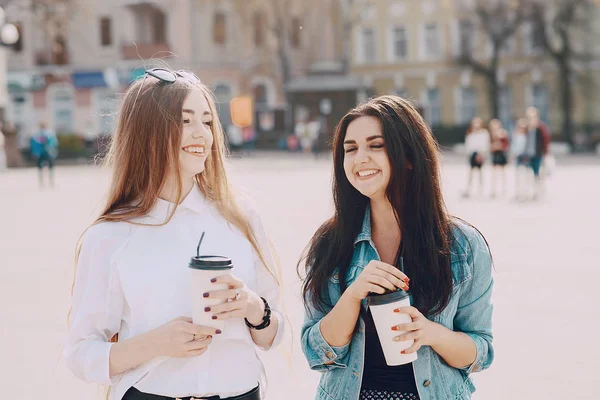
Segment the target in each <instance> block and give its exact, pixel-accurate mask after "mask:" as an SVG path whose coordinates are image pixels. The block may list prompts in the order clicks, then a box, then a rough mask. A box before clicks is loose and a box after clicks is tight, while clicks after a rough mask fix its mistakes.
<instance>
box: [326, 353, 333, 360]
mask: <svg viewBox="0 0 600 400" xmlns="http://www.w3.org/2000/svg"><path fill="white" fill-rule="evenodd" d="M325 357H327V358H331V357H333V354H332V353H331V352H330V351H328V352H326V353H325Z"/></svg>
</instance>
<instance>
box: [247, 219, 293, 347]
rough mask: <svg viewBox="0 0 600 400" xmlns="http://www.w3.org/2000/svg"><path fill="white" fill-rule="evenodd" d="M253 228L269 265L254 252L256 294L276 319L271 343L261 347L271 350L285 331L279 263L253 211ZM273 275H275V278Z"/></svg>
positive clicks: (279, 341)
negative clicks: (275, 327) (263, 300)
mask: <svg viewBox="0 0 600 400" xmlns="http://www.w3.org/2000/svg"><path fill="white" fill-rule="evenodd" d="M253 229H254V234H255V235H256V239H257V241H258V246H259V247H260V249H261V252H262V254H263V256H264V258H265V262H266V263H267V264H268V265H269V269H267V268H266V267H265V265H264V264H263V262H262V260H261V259H260V257H259V256H258V254H257V253H256V252H254V267H255V268H254V269H255V270H256V285H257V294H258V295H259V296H261V297H263V298H264V299H265V300H267V302H268V303H269V307H270V308H271V318H276V319H277V333H276V334H275V338H274V339H273V343H271V346H270V347H269V348H266V349H264V348H263V349H262V350H271V349H275V348H277V347H278V346H279V344H280V343H281V341H282V340H283V336H284V333H285V323H286V320H285V318H284V317H283V314H282V312H281V310H282V298H281V286H280V284H279V283H278V281H279V282H281V276H280V273H279V268H278V265H279V263H278V260H277V259H276V253H275V250H274V249H273V245H272V243H271V240H270V239H269V237H268V235H267V232H266V231H265V228H264V226H263V224H262V221H261V220H260V218H259V217H258V215H257V214H255V213H254V215H253ZM274 275H275V276H277V279H276V278H275V276H274Z"/></svg>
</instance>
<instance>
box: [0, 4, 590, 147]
mask: <svg viewBox="0 0 600 400" xmlns="http://www.w3.org/2000/svg"><path fill="white" fill-rule="evenodd" d="M505 1H508V0H505ZM3 2H4V3H5V4H6V3H8V4H6V10H7V14H8V19H9V21H10V22H13V23H15V24H16V25H17V26H18V29H19V32H20V35H21V36H20V40H19V42H18V43H17V44H16V45H15V46H13V49H12V50H10V51H9V52H8V69H9V72H8V76H7V86H8V98H7V99H6V101H5V103H6V118H7V119H8V120H10V121H12V122H15V123H16V124H17V125H18V126H19V127H20V128H21V129H20V130H21V132H22V136H23V137H25V138H26V137H27V135H29V134H30V133H31V132H32V131H33V130H34V129H35V128H36V126H37V124H38V123H39V122H41V121H46V122H48V123H49V124H50V125H51V126H53V127H54V128H55V129H56V130H57V131H58V132H60V133H64V134H76V135H79V136H87V137H90V138H91V137H95V136H97V135H102V134H109V133H111V132H112V131H113V129H114V111H115V109H116V107H117V105H118V101H119V95H120V93H122V92H123V91H124V90H125V88H126V87H127V86H128V85H129V84H130V83H131V82H132V80H133V79H136V78H138V77H139V76H141V75H142V74H143V71H144V69H145V68H147V67H155V66H160V64H161V63H163V62H164V63H166V64H167V65H169V66H170V67H172V68H186V69H190V70H193V71H194V72H195V73H196V74H197V75H198V76H199V77H200V78H201V79H202V80H203V81H204V82H205V83H207V84H208V85H210V86H211V87H212V89H213V90H214V92H215V94H216V97H217V100H218V101H219V105H220V117H221V119H222V122H223V125H224V126H225V128H226V129H227V127H228V126H229V125H230V123H231V117H230V115H229V107H228V105H229V101H230V100H231V99H232V98H233V97H235V96H240V95H249V96H252V97H253V99H254V103H255V110H256V115H255V116H256V118H255V120H254V125H255V132H256V133H257V135H258V137H259V139H260V140H263V141H264V142H268V143H269V145H272V144H273V143H274V142H276V141H277V140H278V139H281V138H282V137H284V136H285V135H286V134H287V133H289V130H290V127H291V126H292V125H293V123H294V121H295V120H296V119H297V118H298V117H299V116H304V117H306V116H307V115H311V116H315V115H320V114H322V113H323V112H324V110H325V111H327V115H326V116H325V120H326V130H327V132H328V134H329V135H331V132H332V130H333V127H334V126H335V124H336V122H337V121H338V120H339V118H340V117H341V116H342V115H343V114H344V113H345V112H346V111H347V110H348V109H349V108H350V107H352V106H354V105H355V104H356V103H357V101H361V100H364V99H366V98H368V96H371V95H380V94H387V93H397V94H400V95H403V96H405V97H409V98H411V99H413V100H414V101H415V102H417V103H418V104H419V105H420V106H421V107H422V109H423V112H424V115H425V118H426V119H427V121H428V122H429V123H430V124H431V125H433V126H435V127H442V126H444V127H458V128H459V129H458V131H460V139H462V132H463V125H465V124H466V123H467V122H468V121H469V120H470V119H471V118H472V117H473V116H476V115H477V116H481V117H483V118H488V117H489V116H490V115H489V104H488V103H489V98H488V94H487V85H486V81H485V79H484V78H483V77H482V76H481V75H478V74H475V73H474V72H473V70H472V68H470V67H467V66H462V65H460V63H459V62H458V61H457V60H458V58H459V56H460V55H461V54H463V53H465V52H467V53H470V54H473V56H474V57H476V58H477V59H478V60H481V61H482V62H486V60H488V59H489V54H490V48H491V47H490V44H489V40H488V39H487V37H486V35H485V33H484V32H483V31H482V30H481V27H480V26H479V25H478V24H479V23H478V21H477V19H476V18H474V14H473V12H472V11H473V5H474V4H475V2H474V0H360V1H358V0H357V1H351V0H304V1H292V0H276V1H272V0H245V1H240V0H153V1H143V0H104V1H102V2H98V1H93V0H3ZM597 20H598V21H600V19H597ZM595 25H596V26H597V27H600V24H597V23H596V24H595ZM594 37H595V36H592V35H590V36H589V37H583V38H582V40H581V41H578V44H579V45H580V46H584V47H585V46H587V47H589V48H592V49H594V53H593V54H598V53H597V52H595V51H596V50H597V43H599V41H597V40H596V41H594V39H593V38H594ZM0 56H1V55H0ZM149 60H150V61H149ZM499 65H500V67H499V74H498V76H499V81H500V85H501V89H500V92H501V94H500V101H499V103H500V104H499V114H500V117H501V119H502V120H503V121H504V122H505V125H507V126H510V125H511V124H512V122H513V120H514V118H516V117H518V116H521V115H523V113H524V109H525V108H526V107H527V106H530V105H534V106H536V107H538V108H539V109H540V110H541V115H542V119H543V120H544V121H546V122H548V123H550V124H551V126H552V128H553V130H554V131H556V130H557V129H558V127H559V126H560V125H559V124H560V119H561V117H562V114H561V112H560V111H559V103H558V99H559V97H558V96H556V95H555V94H554V93H556V91H557V82H558V81H559V76H558V73H557V70H556V67H555V65H554V64H553V63H552V61H551V60H550V59H549V57H548V56H545V55H544V54H543V52H542V49H541V47H540V43H539V38H537V37H536V35H535V32H534V30H533V29H532V26H531V24H530V23H524V24H523V25H522V26H521V27H520V28H519V30H518V32H517V34H516V35H515V36H514V37H513V38H511V39H510V41H509V43H508V44H507V45H506V46H505V48H504V49H503V50H502V54H501V60H500V64H499ZM581 68H582V69H585V70H586V71H588V72H589V74H588V75H587V76H588V78H589V79H587V80H586V79H577V80H576V81H574V82H573V85H575V87H576V90H575V107H574V110H575V120H576V122H577V123H579V124H582V123H584V122H592V123H596V122H598V121H597V119H598V117H596V115H595V112H594V111H595V109H596V108H598V106H600V99H599V95H598V94H597V92H598V91H597V90H594V84H593V83H594V82H600V74H599V73H598V70H599V68H600V60H599V59H597V58H595V59H592V60H591V61H589V62H587V63H586V64H585V66H583V67H581ZM579 72H581V71H579ZM579 76H582V75H581V74H580V75H579ZM1 101H2V99H1V98H0V102H1ZM0 105H1V104H0Z"/></svg>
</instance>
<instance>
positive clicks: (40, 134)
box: [29, 122, 58, 187]
mask: <svg viewBox="0 0 600 400" xmlns="http://www.w3.org/2000/svg"><path fill="white" fill-rule="evenodd" d="M39 127H40V129H39V130H38V131H37V132H36V133H34V134H33V136H32V137H31V139H30V141H29V143H30V144H29V148H30V150H31V155H32V156H33V158H35V162H36V165H37V168H38V177H39V185H40V187H44V166H47V167H48V180H49V182H50V187H54V161H55V160H56V157H58V138H57V137H56V133H55V132H54V131H53V130H51V129H48V125H47V124H46V123H45V122H41V123H40V125H39Z"/></svg>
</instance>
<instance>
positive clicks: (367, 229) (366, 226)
mask: <svg viewBox="0 0 600 400" xmlns="http://www.w3.org/2000/svg"><path fill="white" fill-rule="evenodd" d="M364 241H367V242H370V241H371V205H370V204H367V207H366V209H365V216H364V218H363V224H362V228H361V230H360V233H359V234H358V236H356V239H354V245H355V246H356V245H357V244H358V243H359V242H364Z"/></svg>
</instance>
